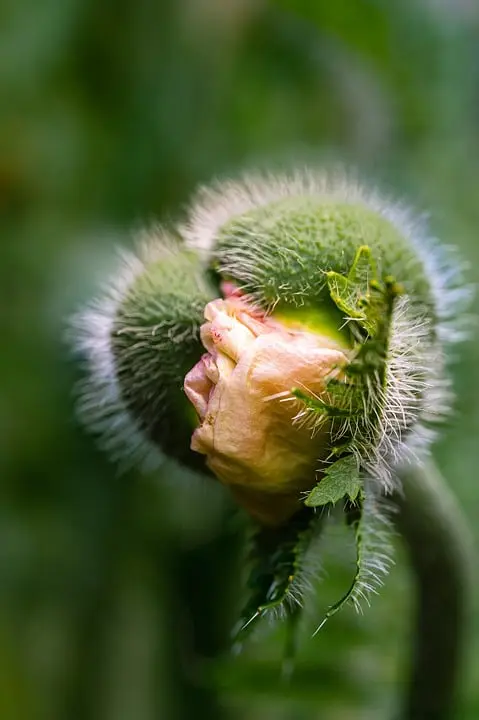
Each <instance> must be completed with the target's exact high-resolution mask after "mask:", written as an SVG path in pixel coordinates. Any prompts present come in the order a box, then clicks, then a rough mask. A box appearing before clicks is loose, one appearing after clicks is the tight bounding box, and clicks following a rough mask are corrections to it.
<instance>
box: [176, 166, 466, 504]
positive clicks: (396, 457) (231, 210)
mask: <svg viewBox="0 0 479 720" xmlns="http://www.w3.org/2000/svg"><path fill="white" fill-rule="evenodd" d="M297 197H306V198H308V197H309V198H312V199H318V200H322V199H323V200H326V201H328V202H329V201H333V202H334V201H337V202H343V203H349V204H362V205H363V206H365V207H366V208H369V209H370V210H372V211H374V212H376V213H377V214H378V215H379V216H381V217H383V218H385V219H386V220H388V221H389V222H390V223H391V224H392V225H393V226H394V227H395V228H396V229H397V230H398V231H399V232H400V234H401V235H402V236H403V237H404V238H405V239H406V240H407V241H408V242H409V244H410V246H411V248H412V249H413V250H414V252H415V253H416V256H417V257H418V258H419V259H420V261H421V263H422V264H423V266H424V268H425V272H426V274H427V276H428V279H429V281H430V285H431V292H432V296H433V298H434V306H435V307H434V311H435V319H434V322H432V321H431V318H430V317H427V314H426V313H424V315H422V314H421V313H420V312H418V308H417V306H416V307H413V306H412V304H411V303H409V302H408V299H407V297H402V298H400V299H399V300H398V302H397V303H396V305H395V308H394V312H393V320H392V329H391V330H392V332H391V342H390V349H389V358H388V367H387V385H386V391H385V393H384V397H383V398H382V399H381V400H382V402H381V405H382V408H383V413H382V418H381V421H380V427H379V440H378V443H377V445H376V446H375V447H374V448H372V447H367V448H366V447H363V448H361V449H360V451H358V459H360V461H361V465H362V467H364V469H365V470H366V472H368V473H369V474H370V475H371V476H372V477H375V478H376V479H377V480H379V481H380V483H381V484H382V485H383V487H384V489H385V490H386V491H387V492H391V491H392V490H393V489H394V488H395V487H397V481H396V480H395V478H396V473H395V469H396V468H397V467H398V466H400V465H402V464H404V463H410V462H413V463H414V462H420V461H421V460H422V459H423V458H424V457H425V456H426V455H427V454H428V452H429V448H430V446H431V443H432V442H433V440H434V438H435V436H436V430H435V426H437V423H438V422H440V421H442V420H443V419H444V417H445V416H447V414H448V413H449V412H450V410H451V407H452V403H453V394H452V391H451V387H450V382H449V380H448V378H447V375H446V365H447V364H448V363H449V362H450V360H451V359H452V356H451V353H450V351H449V346H450V345H452V344H454V343H457V342H458V341H461V340H463V339H464V338H465V337H467V327H468V324H469V318H468V315H467V310H468V307H469V304H470V301H471V296H472V290H471V287H470V286H468V285H467V284H466V282H465V279H464V271H465V264H464V263H463V262H462V261H461V260H460V259H459V258H458V256H457V254H456V252H455V250H454V249H453V248H450V247H444V246H442V245H441V244H440V243H439V242H438V241H437V240H435V239H434V238H432V237H431V236H430V234H429V231H428V228H427V225H426V221H425V218H424V217H423V216H422V217H421V216H417V215H416V214H415V213H413V212H412V211H411V210H410V209H409V208H408V207H407V206H406V205H405V204H402V203H398V202H396V201H392V200H390V199H389V198H387V197H384V196H382V195H381V194H380V193H378V192H377V191H376V190H373V189H371V188H369V187H368V185H367V184H365V183H364V182H362V181H360V180H359V179H358V177H357V175H356V174H355V173H353V172H347V171H345V170H344V169H343V168H336V169H333V170H332V171H330V172H322V171H314V170H307V169H305V170H302V171H296V172H294V173H292V174H290V175H288V174H276V175H270V174H255V173H251V174H246V175H244V176H243V177H242V178H240V179H239V180H238V181H226V182H217V184H216V185H214V186H213V187H209V188H208V187H207V188H203V189H201V190H200V191H199V192H198V194H197V196H196V198H195V199H194V201H193V203H192V206H191V209H190V213H189V221H188V222H187V223H186V224H185V225H184V226H183V227H182V228H181V231H182V234H183V235H184V237H185V238H186V240H187V243H188V244H189V245H190V246H191V247H194V248H195V249H196V250H198V251H200V252H201V253H203V255H205V256H208V255H210V256H211V254H213V255H214V245H215V242H216V238H217V236H218V233H219V232H220V230H221V228H222V227H223V226H224V225H225V224H226V223H228V222H229V221H231V220H232V219H233V218H237V217H239V216H241V215H243V214H245V213H248V212H250V211H252V210H255V209H259V208H264V207H265V206H267V205H269V204H272V203H276V202H279V201H281V200H286V199H288V198H297ZM261 252H262V250H261V236H260V235H258V237H256V238H255V245H254V254H255V257H256V258H258V257H259V256H261ZM238 260H239V261H240V262H241V265H242V267H243V268H244V272H245V273H246V275H245V276H244V278H243V279H244V281H245V282H247V281H248V279H249V278H248V277H247V275H248V272H249V270H248V268H249V265H250V261H251V258H250V257H249V256H248V258H245V257H243V256H242V257H241V258H238ZM230 264H231V265H234V261H233V259H231V260H230ZM220 270H223V271H225V272H226V273H227V272H228V267H226V266H225V267H222V268H220ZM251 273H252V274H254V273H255V267H253V266H252V267H251ZM397 279H398V281H399V282H400V281H401V278H397ZM298 303H299V304H301V298H298ZM271 309H273V308H271ZM431 332H433V333H434V334H435V336H436V338H437V342H435V343H434V346H433V347H432V348H429V350H428V351H426V350H425V346H426V343H423V342H422V340H424V339H425V338H426V337H427V336H428V334H430V333H431ZM418 396H420V398H421V401H420V402H419V401H418Z"/></svg>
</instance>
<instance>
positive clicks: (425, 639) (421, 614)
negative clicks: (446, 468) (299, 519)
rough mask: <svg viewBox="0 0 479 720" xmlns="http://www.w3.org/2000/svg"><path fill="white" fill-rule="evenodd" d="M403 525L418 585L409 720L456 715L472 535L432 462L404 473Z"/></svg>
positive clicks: (406, 715)
mask: <svg viewBox="0 0 479 720" xmlns="http://www.w3.org/2000/svg"><path fill="white" fill-rule="evenodd" d="M401 476H402V480H403V486H404V492H403V494H402V495H401V496H398V497H397V498H396V501H397V505H398V506H399V512H398V514H397V517H396V524H397V527H398V529H399V531H400V533H401V534H402V536H403V538H404V540H405V542H406V545H407V547H408V551H409V555H410V561H411V565H412V568H413V571H414V575H415V582H416V588H417V596H416V597H417V604H416V627H415V634H414V638H415V639H414V642H415V646H414V650H413V658H412V670H411V676H410V681H409V692H408V696H407V698H406V705H405V707H404V710H403V716H402V717H403V718H404V719H405V720H446V719H447V718H453V717H456V715H455V714H454V705H455V701H456V694H457V685H458V679H459V672H460V669H461V661H462V644H463V639H464V637H463V636H464V630H465V625H466V622H467V610H468V608H467V601H468V595H469V592H468V591H469V558H470V539H469V536H468V532H467V527H466V521H465V520H464V518H463V516H462V514H461V512H460V510H459V508H458V506H457V503H456V501H455V498H454V497H453V495H452V494H451V492H450V490H449V488H448V487H447V486H446V484H445V483H444V481H443V479H442V477H441V475H440V473H439V472H438V470H437V469H436V467H435V466H434V465H433V464H432V463H427V464H425V465H422V466H420V467H412V468H407V470H404V471H402V472H401Z"/></svg>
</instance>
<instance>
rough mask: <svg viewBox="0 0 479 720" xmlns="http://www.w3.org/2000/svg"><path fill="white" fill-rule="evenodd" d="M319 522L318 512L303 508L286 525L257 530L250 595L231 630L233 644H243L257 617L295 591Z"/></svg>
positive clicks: (252, 559) (269, 610) (266, 612)
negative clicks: (232, 630) (305, 556)
mask: <svg viewBox="0 0 479 720" xmlns="http://www.w3.org/2000/svg"><path fill="white" fill-rule="evenodd" d="M321 523H322V518H321V517H320V516H319V515H317V514H315V513H313V512H312V511H311V510H309V509H307V508H303V510H301V511H300V512H298V513H297V514H296V515H295V516H294V517H293V518H291V520H290V521H289V522H288V523H287V524H286V525H282V526H281V527H279V528H261V529H260V530H259V531H258V532H257V533H256V535H255V537H254V540H253V546H252V548H251V553H250V559H251V569H250V575H249V579H248V590H249V598H248V601H247V603H246V606H245V608H244V610H243V612H242V613H241V619H240V621H239V623H238V626H237V628H236V631H235V632H234V633H233V635H234V640H235V642H236V643H242V641H243V640H244V639H245V638H246V636H247V635H248V634H249V632H250V631H251V630H252V629H253V628H254V627H255V626H256V624H257V622H258V621H259V620H260V618H262V617H264V616H265V615H267V614H268V613H270V612H272V611H274V610H275V609H276V608H278V607H279V606H280V605H282V603H283V602H284V600H285V599H286V597H287V596H288V595H289V594H290V593H291V592H294V585H295V584H296V583H297V580H298V574H300V573H301V569H302V562H303V558H304V555H305V553H306V551H307V549H308V547H309V545H310V543H311V540H312V538H313V536H314V535H315V533H317V531H318V530H319V528H320V526H321ZM288 611H289V610H288Z"/></svg>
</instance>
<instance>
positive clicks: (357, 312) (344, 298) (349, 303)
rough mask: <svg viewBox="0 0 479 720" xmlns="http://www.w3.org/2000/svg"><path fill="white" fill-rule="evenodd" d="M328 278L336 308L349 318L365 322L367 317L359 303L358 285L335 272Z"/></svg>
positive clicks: (330, 273) (329, 274)
mask: <svg viewBox="0 0 479 720" xmlns="http://www.w3.org/2000/svg"><path fill="white" fill-rule="evenodd" d="M326 277H327V281H328V288H329V294H330V295H331V299H332V300H333V302H334V303H335V304H336V306H337V307H338V308H339V309H340V310H341V311H342V312H344V313H346V315H347V316H348V317H351V318H354V319H356V320H364V318H365V315H364V312H363V310H362V308H361V306H360V302H359V301H360V297H361V295H360V293H359V292H358V286H357V285H356V283H354V282H351V281H350V280H349V279H348V278H346V277H344V275H340V273H337V272H334V271H333V270H330V271H329V272H328V273H326Z"/></svg>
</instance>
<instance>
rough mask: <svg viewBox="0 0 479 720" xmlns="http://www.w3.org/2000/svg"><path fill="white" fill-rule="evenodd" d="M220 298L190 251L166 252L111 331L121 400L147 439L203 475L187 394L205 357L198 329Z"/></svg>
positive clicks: (139, 282)
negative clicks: (190, 375) (187, 381)
mask: <svg viewBox="0 0 479 720" xmlns="http://www.w3.org/2000/svg"><path fill="white" fill-rule="evenodd" d="M214 297H215V291H214V290H213V288H212V287H210V286H209V284H208V282H207V280H206V279H205V277H204V273H203V267H202V265H201V264H200V262H199V260H198V259H197V257H196V256H195V254H193V253H192V252H191V251H186V250H185V249H184V248H181V247H174V246H172V247H168V248H165V249H164V252H163V254H162V255H161V257H159V258H157V259H156V260H155V261H154V262H150V263H149V264H148V265H147V266H145V268H144V271H143V272H142V273H140V274H139V275H138V276H137V278H136V279H135V280H134V282H133V283H132V284H131V286H130V288H129V289H128V292H127V293H126V295H125V297H124V299H123V301H122V303H121V305H120V307H119V308H118V310H117V314H116V318H115V321H114V325H113V329H112V349H113V353H114V355H115V357H116V368H117V377H118V382H119V385H120V389H121V393H122V396H123V398H124V400H125V402H126V404H127V407H128V410H129V412H130V413H131V415H132V417H133V419H134V420H135V422H136V423H137V425H138V426H139V427H140V428H141V430H142V431H143V432H144V433H145V435H146V436H147V437H148V438H149V439H150V440H151V441H152V442H154V443H155V444H156V445H159V447H160V448H161V449H162V450H164V451H165V452H166V454H167V455H169V456H171V457H175V458H176V459H178V460H180V461H182V462H183V463H184V464H187V465H189V466H191V467H198V468H203V467H204V460H203V457H202V456H201V455H199V454H198V453H194V452H192V451H191V450H190V441H191V433H192V431H193V429H194V427H195V425H196V423H197V419H196V414H195V412H194V410H193V408H192V406H191V403H190V402H189V401H188V400H187V398H186V396H185V394H184V392H183V381H184V378H185V375H186V373H187V372H188V371H189V370H191V368H192V367H193V366H194V365H195V363H197V362H198V360H199V359H200V357H201V355H202V354H203V352H204V348H203V347H202V344H201V341H200V326H201V324H202V323H203V322H204V309H205V305H206V304H207V303H208V302H209V301H210V300H212V299H213V298H214Z"/></svg>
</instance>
